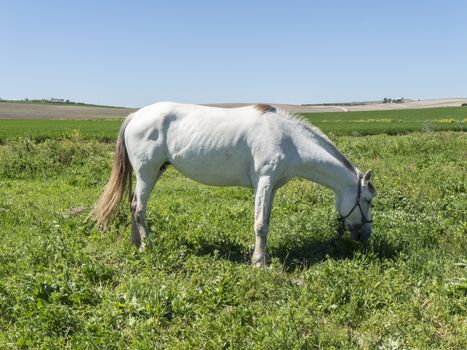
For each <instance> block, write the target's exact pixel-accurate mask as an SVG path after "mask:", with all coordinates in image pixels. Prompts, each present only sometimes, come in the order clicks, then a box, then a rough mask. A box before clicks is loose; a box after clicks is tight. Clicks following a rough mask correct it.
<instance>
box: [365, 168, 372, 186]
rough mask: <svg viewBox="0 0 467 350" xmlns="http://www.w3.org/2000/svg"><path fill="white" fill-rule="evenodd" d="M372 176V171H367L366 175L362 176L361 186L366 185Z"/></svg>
mask: <svg viewBox="0 0 467 350" xmlns="http://www.w3.org/2000/svg"><path fill="white" fill-rule="evenodd" d="M372 175H373V170H371V169H370V170H368V171H367V172H366V174H365V175H364V176H363V184H364V185H368V183H369V182H370V180H371V176H372Z"/></svg>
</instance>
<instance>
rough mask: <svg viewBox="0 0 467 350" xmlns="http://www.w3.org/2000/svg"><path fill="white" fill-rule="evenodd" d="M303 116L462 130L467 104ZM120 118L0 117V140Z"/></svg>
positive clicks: (376, 129)
mask: <svg viewBox="0 0 467 350" xmlns="http://www.w3.org/2000/svg"><path fill="white" fill-rule="evenodd" d="M303 117H304V118H306V119H307V120H309V121H310V122H311V123H312V124H314V125H316V126H318V127H320V128H321V129H322V130H323V131H324V132H326V133H333V134H335V135H354V136H363V135H375V134H381V133H385V134H389V135H394V134H405V133H408V132H413V131H462V130H464V123H465V122H466V120H467V107H445V108H431V109H408V110H392V111H366V112H342V113H340V112H334V113H308V114H303ZM120 125H121V120H120V119H99V120H60V121H57V120H47V119H35V120H24V119H18V120H12V119H7V120H0V142H2V141H6V140H12V139H15V138H18V137H27V138H29V139H32V140H36V141H41V140H45V139H47V138H57V137H58V138H69V137H70V136H74V135H77V134H79V135H80V136H81V138H83V139H97V140H100V141H109V140H113V139H114V138H115V135H116V134H117V131H118V129H119V127H120Z"/></svg>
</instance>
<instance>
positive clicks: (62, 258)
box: [0, 132, 467, 349]
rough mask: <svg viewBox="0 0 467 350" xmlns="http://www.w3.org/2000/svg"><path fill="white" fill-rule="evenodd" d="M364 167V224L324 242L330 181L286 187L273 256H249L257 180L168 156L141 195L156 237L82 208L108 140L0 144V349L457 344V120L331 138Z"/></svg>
mask: <svg viewBox="0 0 467 350" xmlns="http://www.w3.org/2000/svg"><path fill="white" fill-rule="evenodd" d="M333 138H334V140H335V142H336V143H337V145H338V147H339V148H340V149H341V150H342V151H343V152H344V153H345V154H347V155H348V156H349V158H350V159H351V160H352V161H353V162H354V163H355V164H356V165H358V166H360V168H362V169H365V170H366V169H368V168H372V169H374V173H375V178H374V183H375V186H376V188H377V189H378V191H379V195H378V197H376V198H375V201H374V206H375V207H374V210H373V216H374V217H373V219H374V233H373V235H372V237H371V238H370V240H369V242H367V243H365V244H363V245H362V244H359V243H356V242H353V241H350V240H349V239H347V238H344V239H342V240H339V241H333V240H332V238H333V236H334V234H335V228H336V227H335V213H334V208H333V195H332V193H331V192H330V191H329V190H327V189H325V188H323V187H320V186H318V185H315V184H312V183H310V182H308V181H304V180H295V181H292V182H291V183H289V184H288V185H286V186H284V187H283V188H281V189H280V190H279V191H278V193H277V195H276V199H275V204H274V208H273V213H272V220H271V232H270V237H269V243H270V251H271V255H272V257H273V263H272V265H271V266H270V267H269V268H267V269H256V268H253V267H252V266H250V264H249V257H250V254H251V246H252V244H253V243H254V237H253V230H252V225H253V222H252V217H253V200H252V191H251V190H248V189H242V188H216V187H209V186H204V185H201V184H198V183H196V182H194V181H191V180H188V179H186V178H184V177H182V176H181V175H180V174H178V173H177V172H176V171H175V170H174V169H173V168H169V170H168V171H167V172H166V174H164V176H163V177H162V178H161V180H160V182H159V183H158V184H157V188H156V191H155V193H153V197H152V198H151V200H150V203H149V208H148V221H149V225H150V228H151V232H152V233H153V237H154V243H155V248H154V250H153V251H150V252H147V253H144V254H141V253H139V252H137V251H136V250H135V249H134V248H133V247H132V246H131V244H130V243H129V230H130V227H129V216H128V208H127V206H128V205H127V204H125V205H124V207H123V208H122V210H121V212H120V213H119V215H118V217H117V220H116V222H115V223H114V225H113V226H112V228H111V229H110V231H109V232H106V233H104V234H102V233H99V232H97V231H96V230H95V229H93V228H92V227H91V226H90V225H89V224H87V223H86V221H85V219H86V216H87V213H88V211H89V209H90V208H91V207H92V204H93V202H94V201H95V200H96V199H97V197H98V195H99V192H100V191H101V189H102V187H103V186H104V184H105V182H106V180H107V178H108V174H109V171H110V166H111V153H112V151H113V146H112V145H111V144H108V143H101V142H98V141H95V140H83V139H82V138H80V137H78V136H76V135H75V136H71V137H69V138H65V139H47V140H42V141H43V142H40V143H36V142H33V141H31V140H30V139H19V140H16V141H7V142H5V143H4V144H3V145H1V146H0V348H2V349H16V348H35V349H63V348H73V349H87V348H111V349H112V348H113V349H125V348H131V349H149V348H150V349H153V348H157V349H200V348H204V349H227V348H230V349H312V348H323V349H330V348H334V349H353V348H354V349H357V348H358V349H377V348H380V349H409V348H410V349H412V348H413V349H463V348H464V347H465V343H466V341H467V335H466V331H465V330H466V329H467V328H466V327H467V319H466V315H467V314H466V300H467V299H466V297H467V294H466V293H467V275H466V271H467V270H466V269H467V256H466V252H467V238H466V233H467V232H466V230H467V223H466V220H465V219H466V218H465V207H466V193H465V168H466V165H467V164H466V159H465V149H466V148H467V142H466V138H465V135H464V134H463V133H453V132H447V133H413V134H410V135H402V136H387V135H375V136H366V137H346V136H342V137H336V136H333Z"/></svg>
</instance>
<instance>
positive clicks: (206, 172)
mask: <svg viewBox="0 0 467 350" xmlns="http://www.w3.org/2000/svg"><path fill="white" fill-rule="evenodd" d="M247 154H248V153H246V152H245V153H243V152H242V153H239V152H237V153H234V152H232V150H230V149H227V148H226V149H216V150H211V151H204V150H195V149H191V150H186V151H184V152H180V153H178V154H173V155H172V156H171V157H170V163H171V164H172V165H173V166H174V167H175V168H176V169H177V170H178V171H179V172H180V173H182V174H183V175H184V176H186V177H189V178H190V179H193V180H196V181H199V182H201V183H204V184H207V185H214V186H245V187H251V180H250V163H251V162H250V159H249V157H248V156H247Z"/></svg>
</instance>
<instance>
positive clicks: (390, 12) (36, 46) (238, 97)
mask: <svg viewBox="0 0 467 350" xmlns="http://www.w3.org/2000/svg"><path fill="white" fill-rule="evenodd" d="M0 37H1V41H0V98H4V99H18V98H25V97H28V98H50V97H62V98H65V99H70V100H73V101H84V102H89V103H100V104H111V105H120V106H132V107H138V106H143V105H146V104H149V103H153V102H156V101H162V100H170V101H178V102H189V103H209V102H211V103H212V102H276V103H318V102H335V101H358V100H375V99H381V98H383V97H397V96H404V97H409V98H443V97H467V1H448V0H446V1H441V0H440V1H430V0H425V1H411V0H407V1H384V2H383V1H358V0H356V1H335V0H331V1H311V0H310V1H293V0H289V1H274V0H269V1H266V0H264V1H262V0H257V1H255V0H250V1H220V0H219V1H204V0H197V1H194V0H193V1H177V0H172V1H87V0H81V1H74V0H70V1H46V0H45V1H21V0H15V1H0Z"/></svg>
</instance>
